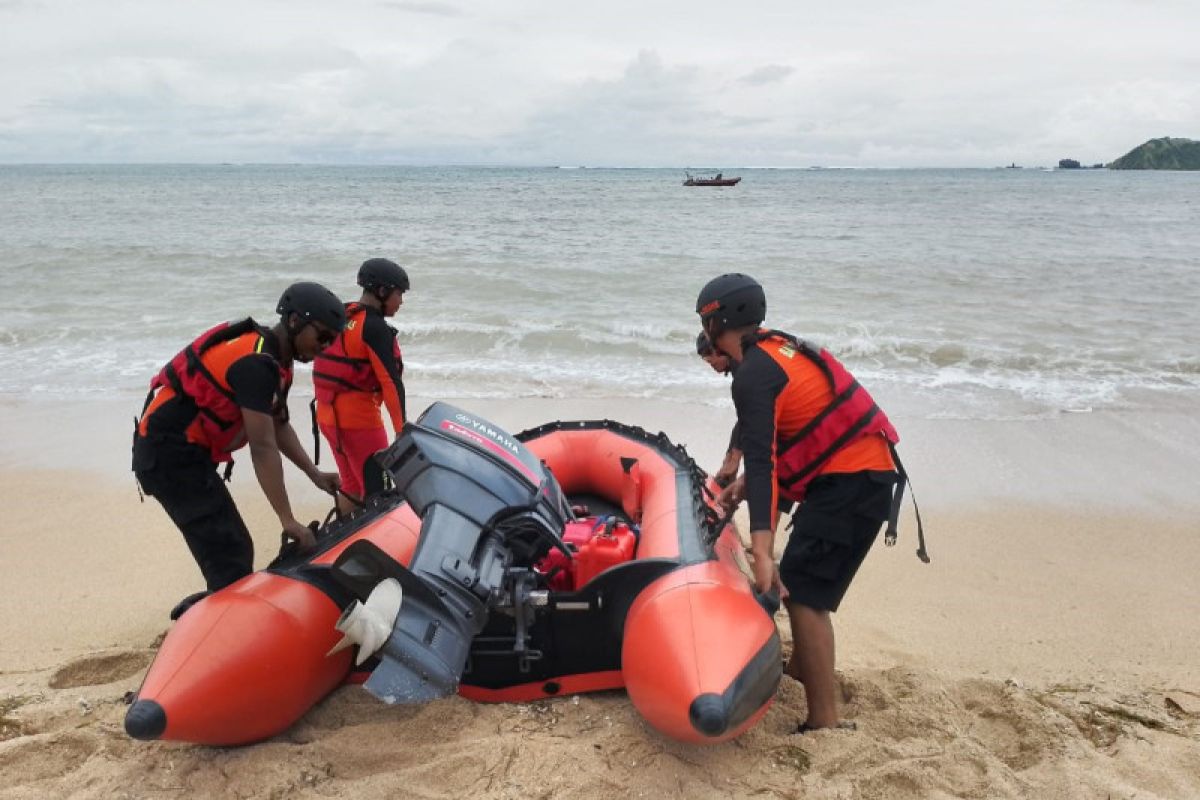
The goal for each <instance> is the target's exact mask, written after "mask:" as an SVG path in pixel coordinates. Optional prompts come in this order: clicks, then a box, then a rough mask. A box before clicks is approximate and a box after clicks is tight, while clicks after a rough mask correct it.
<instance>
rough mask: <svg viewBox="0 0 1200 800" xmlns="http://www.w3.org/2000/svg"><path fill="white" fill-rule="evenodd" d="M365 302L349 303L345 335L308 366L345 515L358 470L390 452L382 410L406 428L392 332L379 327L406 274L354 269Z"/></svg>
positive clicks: (372, 266)
mask: <svg viewBox="0 0 1200 800" xmlns="http://www.w3.org/2000/svg"><path fill="white" fill-rule="evenodd" d="M358 285H359V286H361V287H362V290H363V291H362V297H360V298H359V299H358V301H357V302H354V303H348V304H347V305H346V329H345V331H344V332H343V333H342V335H341V336H339V337H338V338H337V341H335V342H334V343H333V346H332V347H330V348H329V349H328V350H326V351H325V352H324V353H322V354H321V355H320V356H318V357H317V360H316V361H315V362H314V364H313V388H314V390H315V393H316V421H317V425H318V426H319V427H320V429H321V433H322V434H324V436H325V438H326V440H328V441H329V445H330V447H331V448H332V449H333V457H334V459H335V460H336V461H337V467H338V473H339V474H340V475H341V478H342V492H343V493H344V495H348V496H349V498H347V497H346V496H341V497H338V507H339V508H340V509H341V510H342V511H348V510H349V509H350V506H351V505H352V504H353V503H355V502H357V501H360V500H361V499H362V496H363V465H364V463H365V462H366V460H367V457H368V456H370V455H371V454H372V453H375V452H377V451H379V450H382V449H384V448H385V447H387V446H388V438H387V430H386V429H385V428H384V426H383V416H382V414H381V413H380V406H381V405H386V406H387V410H388V416H389V417H391V421H392V431H393V432H395V433H399V432H400V429H401V428H402V427H404V420H405V412H404V381H403V375H404V361H403V359H402V357H401V355H400V346H399V345H398V344H397V343H396V329H395V328H393V327H392V326H391V325H388V324H387V322H385V321H384V318H385V317H392V316H395V315H396V312H397V311H399V310H400V306H401V305H402V304H403V303H404V293H405V292H407V291H408V288H409V282H408V273H407V272H405V271H404V269H403V268H402V267H400V266H399V265H398V264H396V262H394V261H390V260H388V259H386V258H370V259H367V260H366V261H364V262H363V263H362V266H361V267H359V270H358Z"/></svg>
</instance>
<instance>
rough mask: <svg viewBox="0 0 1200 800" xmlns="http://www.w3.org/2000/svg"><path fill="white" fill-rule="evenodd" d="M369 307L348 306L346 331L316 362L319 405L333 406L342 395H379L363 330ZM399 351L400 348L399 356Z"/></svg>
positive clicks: (316, 387) (360, 305)
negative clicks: (365, 393) (327, 404)
mask: <svg viewBox="0 0 1200 800" xmlns="http://www.w3.org/2000/svg"><path fill="white" fill-rule="evenodd" d="M366 322H367V307H366V306H364V305H363V304H362V303H347V304H346V327H345V329H344V330H343V331H342V332H341V333H340V334H339V335H338V337H337V339H335V340H334V342H333V344H331V345H330V346H329V347H327V348H325V350H324V351H323V352H322V353H321V354H320V355H318V356H317V357H316V358H315V359H313V390H314V393H315V395H316V399H317V402H318V403H322V404H325V403H333V400H334V398H335V397H337V396H338V395H339V394H341V393H342V392H378V391H380V390H381V388H382V387H381V386H380V385H379V379H378V378H377V377H376V375H375V371H374V370H373V369H371V359H370V358H369V357H368V355H367V344H366V342H364V341H363V328H364V327H365V326H366ZM398 351H399V348H397V355H398Z"/></svg>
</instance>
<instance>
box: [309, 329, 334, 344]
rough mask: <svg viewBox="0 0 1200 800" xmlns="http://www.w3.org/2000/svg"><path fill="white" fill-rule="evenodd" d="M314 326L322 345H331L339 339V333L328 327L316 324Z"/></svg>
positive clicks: (318, 341)
mask: <svg viewBox="0 0 1200 800" xmlns="http://www.w3.org/2000/svg"><path fill="white" fill-rule="evenodd" d="M313 328H314V329H315V330H316V332H317V344H319V345H321V347H329V345H331V344H333V343H334V342H335V341H337V336H338V335H337V334H336V333H334V332H333V331H331V330H329V329H328V328H318V327H317V326H316V325H313Z"/></svg>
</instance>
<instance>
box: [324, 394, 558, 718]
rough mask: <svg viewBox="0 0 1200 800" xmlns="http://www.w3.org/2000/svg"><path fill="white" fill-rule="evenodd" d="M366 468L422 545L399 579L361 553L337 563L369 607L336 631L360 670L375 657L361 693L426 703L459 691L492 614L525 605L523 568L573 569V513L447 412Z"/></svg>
mask: <svg viewBox="0 0 1200 800" xmlns="http://www.w3.org/2000/svg"><path fill="white" fill-rule="evenodd" d="M373 458H374V460H375V462H376V463H377V464H378V466H379V467H381V468H382V469H383V470H384V471H385V472H386V474H387V475H388V476H390V481H391V482H392V483H393V484H394V486H395V489H396V490H397V491H398V492H399V493H400V494H401V495H403V496H404V498H405V499H406V500H407V501H408V503H409V504H410V505H411V506H412V508H413V510H414V511H415V512H416V513H417V515H418V516H420V517H421V520H422V524H421V538H420V540H419V542H418V544H417V549H416V551H415V552H414V553H413V557H412V561H411V563H410V564H409V566H408V568H407V569H406V568H405V567H404V566H402V565H401V564H399V563H398V562H396V561H395V560H394V559H392V558H391V557H389V556H388V555H386V554H385V553H384V552H383V551H382V550H380V549H379V548H377V547H376V546H375V545H373V544H371V543H370V542H367V541H359V542H356V543H355V544H353V545H351V546H350V547H348V548H347V549H346V550H345V552H344V553H342V555H341V556H339V558H338V560H337V562H336V563H335V564H334V567H333V575H334V577H335V578H336V579H337V580H338V582H339V583H341V584H342V585H343V586H345V587H346V588H348V589H349V590H350V591H351V592H352V593H353V594H354V595H355V596H356V597H358V598H359V599H360V600H362V601H363V602H364V603H365V604H366V605H365V606H364V605H361V604H359V603H357V602H356V603H355V604H354V605H353V606H351V607H350V608H348V609H346V612H345V613H344V614H343V615H342V619H341V620H339V621H338V629H339V630H341V631H342V632H343V633H345V634H346V636H347V639H346V640H345V641H348V642H353V643H356V644H358V645H359V646H360V657H359V660H360V662H361V660H363V659H364V658H366V657H367V656H368V655H370V653H371V651H373V650H376V648H377V650H376V652H377V653H378V655H379V659H380V662H379V666H378V667H376V668H375V670H374V671H373V672H372V673H371V676H370V677H369V678H368V679H367V682H366V684H365V686H366V689H367V690H368V691H370V692H371V693H372V694H373V695H375V696H376V697H378V698H380V699H381V700H383V701H384V702H387V703H423V702H427V701H429V700H434V699H437V698H439V697H446V696H448V695H451V694H453V693H454V692H456V691H457V689H458V682H459V679H460V678H461V676H462V673H463V669H464V668H465V666H466V662H467V657H468V655H469V652H470V647H471V640H472V639H473V638H474V637H475V635H476V634H477V633H479V632H480V631H481V630H482V629H483V627H484V625H485V624H486V623H487V620H488V615H489V613H490V611H491V610H492V609H493V608H496V607H499V606H503V607H508V608H512V607H515V608H524V607H527V606H528V605H529V604H530V603H531V602H532V601H531V599H530V596H529V595H530V593H531V590H532V588H533V580H532V575H531V573H530V571H529V570H527V569H521V568H520V566H521V565H524V566H528V565H530V564H532V563H533V562H534V561H536V560H538V559H540V558H542V557H543V556H545V555H546V553H548V552H549V551H550V549H551V548H558V549H559V550H561V551H562V552H563V553H565V554H567V556H568V558H569V557H570V552H569V551H568V549H567V548H566V546H565V545H564V544H563V542H562V539H561V538H560V531H562V529H563V527H564V525H565V524H566V522H567V521H568V520H570V519H571V518H572V515H571V508H570V506H569V504H568V503H567V501H566V499H565V497H564V496H563V494H562V490H561V489H560V488H559V485H558V482H557V481H555V480H554V476H553V475H551V474H550V473H549V471H548V470H547V469H546V468H545V467H544V466H543V465H542V463H541V462H540V461H539V460H538V458H537V457H536V456H535V455H533V453H531V452H530V451H529V450H528V449H526V448H525V446H524V445H522V444H521V443H520V442H518V441H517V440H516V439H514V438H513V437H512V436H510V435H509V434H508V433H506V432H505V431H503V430H502V429H500V428H498V427H496V426H495V425H492V424H491V423H489V422H488V421H487V420H484V419H481V418H479V417H477V416H475V415H473V414H468V413H467V412H465V411H462V410H460V409H457V408H455V407H454V406H451V405H447V404H445V403H435V404H434V405H432V406H430V407H429V408H428V409H427V410H426V411H425V413H424V414H422V415H421V417H420V418H419V419H418V420H417V421H416V422H413V423H409V424H406V425H405V426H404V429H403V431H402V432H401V435H400V436H399V437H398V438H397V439H396V441H395V442H394V443H393V444H392V446H391V447H389V448H388V449H387V450H385V451H383V452H381V453H378V454H376V455H375V456H374V457H373ZM377 589H378V590H379V591H376V590H377ZM389 617H390V619H389ZM389 627H390V634H389V633H388V628H389ZM372 631H373V632H372ZM384 637H386V640H385V639H384ZM520 638H521V637H518V643H517V646H518V648H519V647H520ZM381 642H382V644H381Z"/></svg>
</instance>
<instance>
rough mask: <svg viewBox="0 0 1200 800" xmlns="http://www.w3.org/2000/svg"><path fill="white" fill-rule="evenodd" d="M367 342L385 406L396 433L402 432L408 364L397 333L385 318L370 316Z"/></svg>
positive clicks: (366, 335)
mask: <svg viewBox="0 0 1200 800" xmlns="http://www.w3.org/2000/svg"><path fill="white" fill-rule="evenodd" d="M363 343H364V344H366V346H367V358H368V360H370V362H371V369H372V370H373V371H374V373H375V379H376V380H377V381H379V386H380V389H381V391H382V392H383V404H384V405H385V406H386V407H387V410H388V416H389V417H391V420H392V432H393V433H399V432H400V429H401V428H403V427H404V420H405V408H404V399H405V398H404V378H403V375H404V362H403V361H402V360H401V357H400V348H399V347H398V346H397V345H396V331H395V330H393V329H392V327H391V326H390V325H388V324H387V323H386V322H384V321H383V319H382V318H381V317H378V316H373V315H367V321H366V323H365V327H364V328H363Z"/></svg>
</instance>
